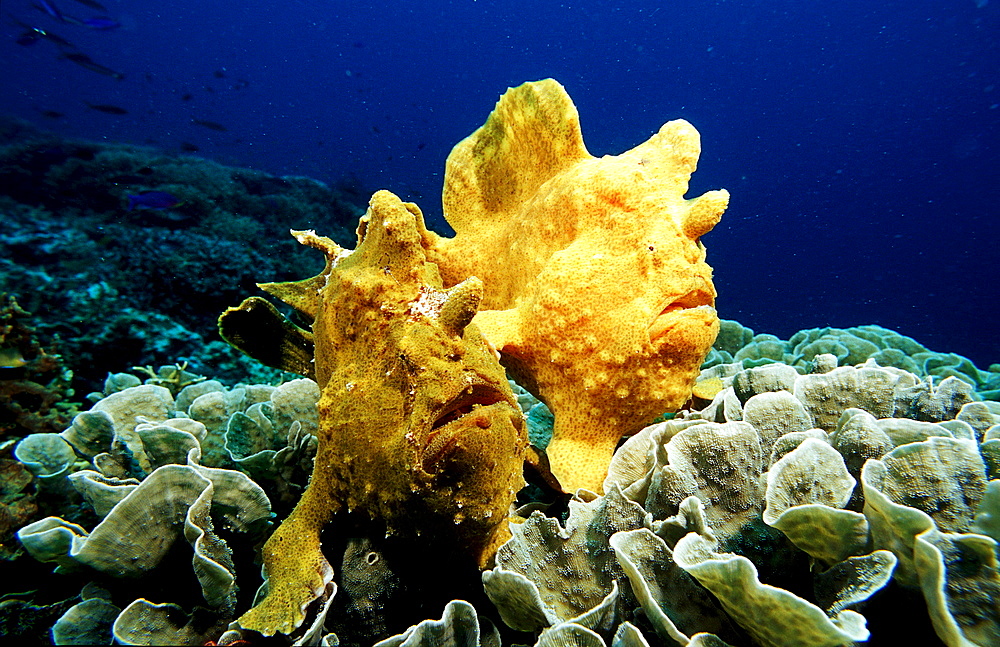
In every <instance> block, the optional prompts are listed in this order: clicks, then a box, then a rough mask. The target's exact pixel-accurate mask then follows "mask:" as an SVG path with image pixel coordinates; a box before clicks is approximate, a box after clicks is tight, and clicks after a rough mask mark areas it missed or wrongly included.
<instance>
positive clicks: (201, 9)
mask: <svg viewBox="0 0 1000 647" xmlns="http://www.w3.org/2000/svg"><path fill="white" fill-rule="evenodd" d="M54 1H55V2H56V3H57V4H58V5H59V7H60V8H61V9H62V10H63V11H65V12H66V13H69V14H73V15H75V16H78V17H81V18H85V17H89V16H92V15H96V14H97V13H99V12H95V11H94V10H93V9H89V8H87V7H85V6H83V5H81V4H78V3H77V2H75V1H74V0H54ZM102 2H103V4H105V5H106V6H107V8H108V9H109V13H110V14H111V16H112V17H114V18H116V19H117V20H119V21H120V22H121V23H122V25H123V26H122V27H121V28H120V29H117V30H113V31H100V32H99V31H92V30H88V29H86V28H85V27H81V26H77V25H71V24H64V23H59V22H57V21H55V20H54V19H53V18H51V17H50V16H47V15H45V14H43V13H41V12H39V11H37V10H35V9H33V8H32V6H31V5H32V2H31V0H4V2H3V4H2V13H3V14H4V18H3V27H2V37H0V61H2V62H3V71H2V74H0V112H3V113H7V114H12V115H15V116H21V117H24V118H28V119H30V120H32V121H35V122H38V123H40V124H42V125H43V126H45V127H47V128H49V129H52V130H54V131H56V132H59V133H62V134H65V135H72V136H82V137H87V138H91V139H98V140H111V141H125V142H134V143H140V144H141V143H149V144H153V145H156V146H160V147H163V148H165V149H168V150H172V151H177V150H179V149H180V147H181V145H182V143H184V142H187V143H188V144H193V145H195V146H197V147H198V148H199V152H198V153H197V154H199V155H203V156H205V157H208V158H212V159H216V160H218V161H221V162H223V163H227V164H234V165H240V166H250V167H254V168H258V169H261V170H265V171H269V172H273V173H277V174H296V175H308V176H312V177H316V178H318V179H321V180H324V181H327V182H331V183H336V182H340V181H343V180H344V179H345V178H351V179H352V181H355V182H357V183H360V185H361V186H363V187H364V188H365V189H366V190H373V189H376V188H388V189H391V190H393V191H395V192H396V193H398V194H399V195H401V196H402V197H404V198H407V199H411V200H414V201H416V202H418V203H419V204H420V206H421V207H422V208H423V209H424V211H425V213H427V214H428V216H429V222H430V223H431V224H432V226H434V227H435V228H437V229H438V230H439V231H446V227H445V225H444V224H443V221H442V220H441V218H440V204H439V196H440V188H441V176H442V170H443V164H444V160H445V157H446V156H447V154H448V152H449V150H450V148H451V146H453V145H454V144H455V143H456V142H458V141H459V140H460V139H462V138H463V137H465V136H466V135H468V134H469V133H471V132H472V131H473V130H474V129H475V128H476V127H478V126H479V125H481V124H482V122H483V121H484V120H485V118H486V116H487V114H488V113H489V111H490V109H491V108H492V107H493V104H494V102H495V101H496V99H497V98H498V96H499V95H500V93H501V92H503V91H504V89H506V88H507V87H508V86H513V85H518V84H520V83H522V82H523V81H527V80H534V79H539V78H543V77H549V76H551V77H554V78H556V79H558V80H559V81H560V82H562V83H563V84H564V85H565V86H566V88H567V90H568V91H569V93H570V95H571V96H572V97H573V99H574V101H575V102H576V105H577V106H578V108H579V111H580V114H581V120H582V125H583V131H584V138H585V140H586V142H587V145H588V147H589V149H590V151H591V152H592V153H593V154H595V155H603V154H615V153H619V152H622V151H624V150H626V149H628V148H631V147H632V146H634V145H636V144H638V143H640V142H642V141H644V140H645V139H646V138H647V137H648V136H649V135H650V134H651V133H653V132H654V131H655V130H656V129H657V128H658V127H659V126H660V125H661V124H662V123H663V122H665V121H667V120H670V119H675V118H684V119H687V120H689V121H690V122H692V123H693V124H694V125H695V126H696V127H697V128H698V130H699V131H700V132H701V134H702V145H703V155H702V159H701V164H700V168H699V170H698V171H697V173H696V174H695V176H694V178H693V180H692V187H691V195H696V194H698V193H701V192H703V191H705V190H708V189H714V188H727V189H729V190H730V192H731V193H732V203H731V206H730V208H729V210H728V211H727V213H726V214H725V216H724V218H723V220H722V223H721V224H720V225H719V226H718V227H716V229H715V231H713V232H712V233H711V234H709V235H707V236H706V237H705V238H704V242H705V244H706V246H707V248H708V253H709V262H710V263H711V264H712V265H713V266H714V268H715V273H716V286H717V288H718V291H719V299H718V309H719V313H720V315H721V316H722V317H724V318H729V319H737V320H739V321H740V322H741V323H743V324H744V325H748V326H750V327H752V328H754V329H755V330H757V331H758V332H770V333H774V334H777V335H779V336H781V337H783V338H787V337H788V336H789V335H791V334H792V333H794V332H795V331H797V330H799V329H802V328H810V327H817V326H841V327H846V326H852V325H858V324H869V323H875V324H881V325H883V326H886V327H889V328H893V329H896V330H898V331H899V332H902V333H904V334H907V335H910V336H912V337H914V338H916V339H917V340H918V341H920V342H921V343H923V344H925V345H927V346H929V347H931V348H932V349H935V350H941V351H952V352H957V353H961V354H964V355H966V356H968V357H970V358H972V359H973V360H974V361H975V362H976V363H977V364H979V365H980V366H981V367H984V368H985V367H986V366H987V365H989V364H990V363H994V362H1000V335H998V334H997V326H998V322H1000V307H998V304H1000V287H998V286H1000V272H998V267H1000V252H998V250H1000V245H998V241H1000V224H998V216H1000V213H998V204H1000V137H998V132H1000V107H998V104H1000V87H998V86H1000V0H995V1H994V2H987V1H986V0H978V2H975V1H973V0H951V1H945V0H907V1H905V2H902V1H892V2H878V1H875V2H873V1H872V0H838V1H837V2H815V1H813V2H809V1H805V0H795V1H791V0H767V1H764V0H758V1H738V2H737V1H718V2H693V1H688V2H683V1H679V2H663V1H662V0H661V1H658V2H604V1H588V2H561V3H553V2H542V1H539V0H533V1H531V2H527V1H516V2H512V1H501V0H494V1H493V2H472V1H468V0H466V1H460V2H443V1H420V2H417V1H415V0H409V1H407V2H386V3H374V4H373V3H363V2H346V1H340V2H320V1H318V0H309V1H302V0H293V1H286V2H268V3H264V2H235V1H233V0H216V1H215V2H211V3H206V2H202V1H198V2H194V1H192V0H171V2H162V1H160V2H151V1H150V0H134V1H126V0H102ZM12 18H16V19H18V20H21V21H23V22H26V23H31V24H34V25H37V26H40V27H43V28H46V29H50V30H51V31H53V32H55V33H57V34H59V35H60V36H63V37H65V38H67V39H69V40H70V41H72V42H73V44H74V45H76V46H77V47H78V48H79V49H80V50H82V51H84V52H86V53H87V54H88V55H89V56H91V58H92V59H93V60H94V61H95V62H97V63H99V64H102V65H105V66H107V67H109V68H112V69H114V70H117V71H119V72H121V73H123V74H124V75H125V78H124V79H122V80H115V79H113V78H111V77H108V76H104V75H101V74H98V73H95V72H93V71H91V70H87V69H83V68H82V67H79V66H77V65H74V64H73V63H71V62H69V61H66V60H59V59H58V58H57V56H58V49H57V48H56V47H55V46H54V45H53V44H52V43H51V42H45V41H43V42H38V43H36V44H34V45H32V46H21V45H18V44H17V43H16V42H15V39H16V37H17V35H18V34H19V33H20V32H21V31H22V29H21V28H19V27H17V26H16V25H14V24H12V20H11V19H12ZM85 102H90V103H94V104H114V105H118V106H120V107H122V108H125V109H126V110H127V111H128V114H125V115H109V114H105V113H101V112H97V111H95V110H92V109H91V108H88V107H87V105H86V103H85ZM44 110H49V111H57V112H60V113H63V115H64V116H62V117H59V118H51V117H45V116H43V114H42V113H41V112H40V111H44ZM192 119H199V120H210V121H213V122H218V123H219V124H222V125H224V126H225V127H226V128H227V130H226V131H225V132H220V131H216V130H210V129H208V128H206V127H204V126H201V125H197V124H194V123H192V121H191V120H192ZM348 242H349V241H348ZM262 278H266V277H262Z"/></svg>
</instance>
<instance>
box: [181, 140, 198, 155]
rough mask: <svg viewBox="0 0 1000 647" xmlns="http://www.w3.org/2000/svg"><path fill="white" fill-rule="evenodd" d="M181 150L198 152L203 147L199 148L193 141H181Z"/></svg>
mask: <svg viewBox="0 0 1000 647" xmlns="http://www.w3.org/2000/svg"><path fill="white" fill-rule="evenodd" d="M181 150H182V151H184V152H185V153H197V152H198V151H200V150H201V149H200V148H198V146H197V145H196V144H192V143H191V142H181Z"/></svg>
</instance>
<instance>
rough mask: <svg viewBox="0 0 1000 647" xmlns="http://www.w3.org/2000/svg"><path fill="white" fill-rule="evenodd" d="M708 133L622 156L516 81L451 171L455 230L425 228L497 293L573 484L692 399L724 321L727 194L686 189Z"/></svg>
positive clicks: (493, 325)
mask: <svg viewBox="0 0 1000 647" xmlns="http://www.w3.org/2000/svg"><path fill="white" fill-rule="evenodd" d="M700 152H701V144H700V140H699V136H698V132H697V131H696V130H695V129H694V127H693V126H691V124H689V123H688V122H686V121H683V120H677V121H671V122H668V123H667V124H665V125H664V126H663V127H662V128H660V130H659V132H657V133H656V134H655V135H653V136H652V137H651V138H650V139H649V140H648V141H646V142H645V143H643V144H641V145H639V146H637V147H635V148H633V149H632V150H630V151H627V152H625V153H622V154H621V155H617V156H604V157H601V158H596V157H593V156H592V155H590V153H588V152H587V149H586V148H585V147H584V144H583V137H582V134H581V131H580V123H579V115H578V114H577V111H576V107H575V106H574V105H573V102H572V101H571V100H570V98H569V96H568V95H567V94H566V91H565V90H564V89H563V87H562V86H561V85H559V84H558V83H557V82H556V81H554V80H552V79H546V80H543V81H538V82H534V83H525V84H524V85H521V86H519V87H517V88H513V89H511V90H508V91H507V93H506V94H504V95H503V96H502V97H501V98H500V101H499V102H498V103H497V106H496V109H495V110H494V111H493V113H492V114H491V115H490V117H489V119H488V120H487V121H486V123H485V124H484V125H483V126H482V127H481V128H480V129H479V130H477V131H476V132H475V133H473V134H472V135H471V136H470V137H468V138H467V139H465V140H464V141H462V142H461V143H459V144H458V145H457V146H456V147H455V149H454V150H453V151H452V152H451V155H450V156H449V157H448V162H447V167H446V170H445V186H444V195H443V200H444V205H443V206H444V214H445V218H446V219H447V220H448V222H449V223H450V224H451V225H452V227H454V229H455V232H456V236H455V237H454V238H451V239H444V238H440V237H437V236H435V235H433V234H432V235H431V236H430V241H429V245H430V252H429V256H430V258H431V260H433V261H434V262H436V263H437V264H438V265H439V266H440V267H441V274H442V277H443V278H444V284H445V285H446V286H451V285H456V284H458V283H460V282H461V281H464V280H466V279H467V278H468V277H470V276H476V277H478V278H480V279H482V281H483V283H484V285H485V288H486V292H485V297H484V299H483V305H482V310H481V311H480V312H479V314H477V315H476V318H475V322H476V324H477V325H478V326H479V327H480V329H481V330H482V331H483V334H484V335H485V336H486V338H487V339H489V341H490V342H491V343H492V344H493V345H494V346H496V348H497V349H499V350H500V352H501V353H502V355H503V363H504V365H505V366H506V367H507V368H508V369H510V370H511V372H512V373H513V374H514V376H515V378H516V379H517V381H518V382H519V383H521V384H522V385H523V386H525V387H526V388H528V390H529V391H532V392H533V393H534V394H535V395H537V396H538V397H539V398H541V400H542V401H544V402H545V403H546V404H547V405H548V406H549V408H551V409H552V412H553V413H554V414H555V430H554V435H553V438H552V442H551V444H550V445H549V446H548V448H547V450H546V451H547V453H548V456H549V461H550V463H551V466H552V471H553V473H554V474H555V476H556V477H557V478H558V479H559V482H560V484H561V485H562V487H563V489H564V490H566V491H569V492H573V491H574V490H576V489H577V488H581V487H582V488H587V489H590V490H593V491H595V492H600V488H601V483H602V481H603V479H604V476H605V474H606V471H607V467H608V462H609V461H610V459H611V454H612V453H613V451H614V448H615V445H616V443H617V442H618V440H619V439H620V438H621V437H622V435H623V434H630V433H634V432H636V431H638V430H639V429H641V428H642V427H643V426H645V425H647V424H649V423H650V422H651V421H652V420H653V419H654V418H655V417H656V416H657V415H659V414H662V413H664V412H666V411H675V410H677V409H678V408H679V407H680V406H682V405H683V404H684V403H685V401H687V400H688V398H689V397H690V396H691V387H692V385H693V384H694V381H695V378H696V377H697V376H698V371H699V367H700V365H701V363H702V360H703V359H704V358H705V355H706V353H708V351H709V349H710V347H711V346H712V342H713V341H714V340H715V337H716V334H717V333H718V329H719V320H718V317H717V316H716V313H715V310H714V308H713V307H712V306H714V304H715V288H714V286H713V285H712V270H711V268H710V267H709V266H708V265H707V264H706V263H705V248H704V246H703V245H702V244H701V242H700V237H701V236H702V235H704V234H706V233H708V231H710V230H711V229H712V227H714V226H715V225H716V223H718V222H719V218H720V217H721V215H722V212H723V211H724V210H725V208H726V206H727V204H728V201H729V194H728V193H727V192H726V191H710V192H708V193H705V194H704V195H702V196H700V197H697V198H693V199H690V200H689V199H685V198H684V194H685V192H686V191H687V189H688V180H689V179H690V176H691V173H692V172H693V171H694V170H695V166H696V164H697V161H698V156H699V154H700Z"/></svg>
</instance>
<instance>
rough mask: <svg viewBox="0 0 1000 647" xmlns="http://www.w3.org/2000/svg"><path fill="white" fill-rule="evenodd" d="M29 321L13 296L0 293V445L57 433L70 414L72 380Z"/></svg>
mask: <svg viewBox="0 0 1000 647" xmlns="http://www.w3.org/2000/svg"><path fill="white" fill-rule="evenodd" d="M30 320H31V314H30V313H28V312H26V311H25V310H24V309H22V308H21V307H20V306H19V305H18V304H17V300H16V299H15V298H14V296H13V295H10V294H3V293H0V442H3V441H4V440H5V439H6V438H8V437H13V438H17V437H20V436H23V435H25V434H26V433H43V432H46V431H50V432H51V431H57V430H60V429H62V428H63V427H65V426H66V424H67V422H68V421H69V418H70V416H71V414H72V405H71V403H70V402H69V401H70V398H72V396H73V391H72V389H71V388H70V380H71V379H72V375H73V374H72V372H71V371H70V370H69V369H67V368H66V366H65V365H64V363H63V360H62V357H61V356H60V355H59V354H58V353H56V352H54V351H53V350H52V348H51V346H50V347H49V348H48V350H46V348H45V347H43V345H42V343H41V341H40V340H39V338H38V336H37V334H36V332H35V329H34V327H33V326H32V325H31V324H29V321H30Z"/></svg>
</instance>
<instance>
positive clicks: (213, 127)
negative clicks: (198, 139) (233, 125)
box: [191, 119, 229, 133]
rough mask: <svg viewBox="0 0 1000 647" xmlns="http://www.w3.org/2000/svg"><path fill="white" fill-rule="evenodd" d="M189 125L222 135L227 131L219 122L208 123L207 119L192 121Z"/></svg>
mask: <svg viewBox="0 0 1000 647" xmlns="http://www.w3.org/2000/svg"><path fill="white" fill-rule="evenodd" d="M191 123H193V124H194V125H196V126H201V127H202V128H208V129H209V130H217V131H219V132H220V133H224V132H226V131H227V130H229V129H228V128H226V127H225V126H223V125H222V124H220V123H219V122H217V121H209V120H207V119H192V120H191Z"/></svg>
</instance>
